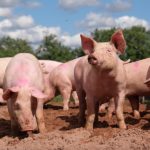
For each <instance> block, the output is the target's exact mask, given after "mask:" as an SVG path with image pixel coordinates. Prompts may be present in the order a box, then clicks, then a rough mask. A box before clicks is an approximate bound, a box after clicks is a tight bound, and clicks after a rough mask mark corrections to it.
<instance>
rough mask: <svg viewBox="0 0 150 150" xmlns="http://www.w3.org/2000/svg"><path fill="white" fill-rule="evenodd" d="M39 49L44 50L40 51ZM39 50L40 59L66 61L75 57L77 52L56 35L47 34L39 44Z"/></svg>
mask: <svg viewBox="0 0 150 150" xmlns="http://www.w3.org/2000/svg"><path fill="white" fill-rule="evenodd" d="M39 49H44V50H43V51H39ZM38 52H39V53H38V54H37V56H38V58H39V59H49V60H56V61H61V62H65V61H68V60H71V59H74V58H75V52H74V51H73V50H72V49H71V48H69V47H67V46H64V45H62V43H61V42H59V41H58V40H57V39H56V36H55V35H49V36H46V37H45V38H44V40H43V42H42V44H41V45H40V46H39V48H38Z"/></svg>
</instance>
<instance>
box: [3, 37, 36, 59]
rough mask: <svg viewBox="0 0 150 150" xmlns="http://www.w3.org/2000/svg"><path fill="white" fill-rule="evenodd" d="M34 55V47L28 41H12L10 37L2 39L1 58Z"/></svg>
mask: <svg viewBox="0 0 150 150" xmlns="http://www.w3.org/2000/svg"><path fill="white" fill-rule="evenodd" d="M21 52H27V53H32V54H33V51H32V47H31V46H30V45H29V44H28V43H27V41H25V40H22V39H12V38H10V37H2V38H1V39H0V57H12V56H14V55H15V54H17V53H21Z"/></svg>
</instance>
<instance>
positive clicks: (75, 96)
mask: <svg viewBox="0 0 150 150" xmlns="http://www.w3.org/2000/svg"><path fill="white" fill-rule="evenodd" d="M72 97H73V99H74V102H75V105H76V106H79V99H78V95H77V92H76V91H73V92H72Z"/></svg>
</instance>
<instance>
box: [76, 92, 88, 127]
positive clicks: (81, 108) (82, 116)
mask: <svg viewBox="0 0 150 150" xmlns="http://www.w3.org/2000/svg"><path fill="white" fill-rule="evenodd" d="M77 94H78V98H79V124H80V126H84V124H85V120H86V119H85V110H86V100H85V92H84V91H82V90H78V91H77Z"/></svg>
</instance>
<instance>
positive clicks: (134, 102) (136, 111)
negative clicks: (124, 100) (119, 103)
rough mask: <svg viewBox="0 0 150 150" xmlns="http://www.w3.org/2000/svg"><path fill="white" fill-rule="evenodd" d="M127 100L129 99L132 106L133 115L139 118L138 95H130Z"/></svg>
mask: <svg viewBox="0 0 150 150" xmlns="http://www.w3.org/2000/svg"><path fill="white" fill-rule="evenodd" d="M129 101H130V104H131V107H132V111H133V115H134V117H135V118H137V119H139V118H140V113H139V97H138V96H130V97H129Z"/></svg>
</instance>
